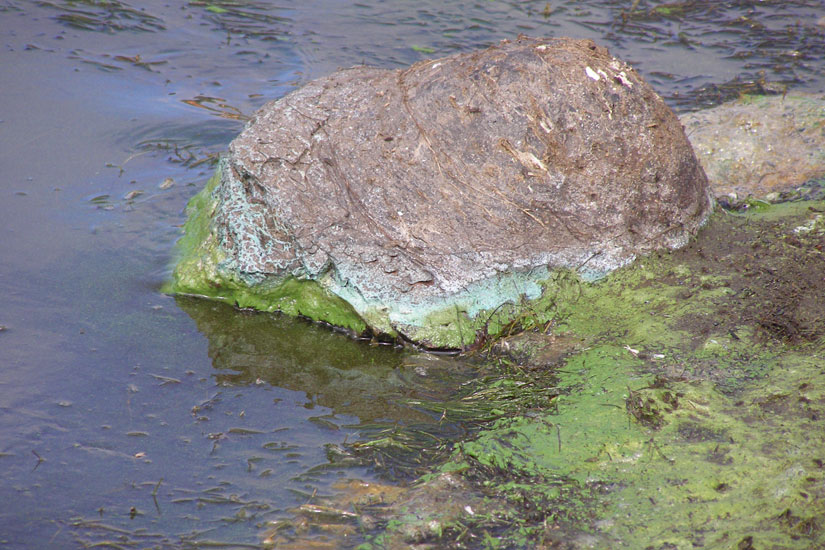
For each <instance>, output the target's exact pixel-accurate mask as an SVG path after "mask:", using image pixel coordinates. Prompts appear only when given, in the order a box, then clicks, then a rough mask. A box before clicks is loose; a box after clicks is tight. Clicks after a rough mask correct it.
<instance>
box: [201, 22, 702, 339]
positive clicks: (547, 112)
mask: <svg viewBox="0 0 825 550" xmlns="http://www.w3.org/2000/svg"><path fill="white" fill-rule="evenodd" d="M220 177H221V181H220V185H219V186H218V188H217V189H216V190H215V192H214V198H215V200H216V201H217V206H216V209H215V215H214V228H213V231H214V233H215V234H216V236H217V239H218V241H219V242H220V247H221V249H222V251H223V252H222V253H223V254H224V255H225V257H224V259H223V260H222V262H221V264H220V266H219V270H224V271H227V270H229V271H232V272H233V273H235V275H236V278H241V279H243V280H244V281H246V282H247V283H248V284H249V285H250V286H252V287H254V286H255V285H260V284H262V283H263V282H264V281H268V282H267V288H271V281H273V280H279V279H283V278H285V277H294V278H297V279H301V280H313V281H317V282H319V283H320V284H321V285H322V286H323V287H324V288H326V289H327V290H328V291H329V292H331V293H332V294H334V295H336V296H338V297H340V298H342V299H343V300H344V301H346V302H347V303H349V304H351V305H352V306H353V307H354V309H355V310H356V311H357V312H358V314H359V315H360V316H361V317H362V318H364V319H365V320H366V321H367V324H369V325H370V326H371V327H372V328H373V330H374V331H376V332H385V333H389V334H396V335H401V336H404V337H407V338H410V339H412V340H416V341H421V340H422V339H423V340H424V342H425V343H427V344H433V345H436V346H441V345H442V344H444V342H446V340H445V341H442V340H439V338H440V337H435V336H433V334H434V333H433V330H435V332H438V330H440V329H433V323H432V321H431V320H429V321H428V320H427V319H428V318H430V319H432V315H433V314H436V313H438V312H444V311H449V312H451V313H450V315H451V318H452V319H453V321H444V320H443V319H442V320H441V321H439V322H440V323H442V324H443V325H444V326H447V325H450V324H455V323H456V322H459V324H460V323H461V322H462V321H461V319H456V317H457V316H458V317H461V318H463V317H466V319H465V320H464V321H465V322H466V321H468V320H473V319H476V318H477V317H478V315H479V313H480V312H483V311H487V312H488V313H489V312H491V311H493V310H496V309H497V308H499V307H500V306H501V305H502V304H504V303H514V302H518V301H519V300H522V299H524V298H528V299H532V298H535V297H537V296H538V295H539V294H541V287H540V285H539V284H538V283H539V281H541V280H542V279H546V278H547V276H548V273H549V272H550V271H551V270H552V269H555V268H569V269H572V270H576V271H578V272H579V274H580V275H582V276H583V277H584V278H587V279H594V278H598V277H600V276H603V275H604V274H606V273H608V272H609V271H611V270H613V269H616V268H617V267H620V266H622V265H624V264H626V263H628V262H630V261H632V260H633V259H634V258H635V257H636V256H637V255H639V254H644V253H646V252H649V251H651V250H655V249H658V248H675V247H678V246H681V245H683V244H685V243H686V242H687V239H688V238H689V236H690V235H691V234H692V233H694V232H695V231H696V229H697V228H698V227H699V226H700V225H701V224H702V223H703V222H704V220H705V219H706V217H707V215H708V212H709V210H710V200H709V198H708V189H707V179H706V177H705V174H704V172H703V170H702V168H701V166H700V165H699V163H698V162H697V160H696V157H695V156H694V154H693V151H692V149H691V146H690V144H689V143H688V140H687V138H686V137H685V134H684V131H683V129H682V126H681V124H680V123H679V120H678V119H677V118H676V116H675V115H674V114H673V112H672V111H671V110H670V109H669V108H668V107H667V106H666V105H665V103H664V102H663V101H662V99H661V98H660V97H659V96H658V95H657V94H656V93H655V92H654V91H653V90H652V89H651V88H650V86H649V85H648V84H647V83H646V82H644V80H643V79H642V78H641V77H640V76H639V75H638V74H637V73H636V71H634V70H633V69H632V68H631V67H629V66H628V65H626V64H625V63H623V62H622V61H620V60H618V59H616V58H614V57H612V56H611V55H610V54H609V53H608V52H607V50H606V49H605V48H602V47H599V46H597V45H596V44H594V43H593V42H591V41H587V40H571V39H532V38H526V37H520V38H519V39H518V40H514V41H504V42H502V43H500V44H498V45H496V46H493V47H491V48H488V49H486V50H483V51H479V52H475V53H469V54H460V55H454V56H450V57H447V58H443V59H437V60H429V61H423V62H419V63H416V64H415V65H413V66H411V67H410V68H408V69H405V70H382V69H373V68H367V67H356V68H352V69H346V70H341V71H338V72H336V73H334V74H332V75H330V76H328V77H326V78H321V79H319V80H316V81H313V82H310V83H308V84H307V85H306V86H304V87H303V88H301V89H299V90H296V91H295V92H292V93H290V94H289V95H287V96H285V97H283V98H281V99H279V100H277V101H274V102H271V103H269V104H267V105H265V106H264V107H263V108H262V109H261V110H260V111H258V113H257V114H256V115H255V117H254V118H253V120H252V121H251V122H250V123H249V124H248V125H247V127H246V129H245V130H244V131H243V132H242V133H241V134H240V135H239V136H238V138H237V139H235V140H234V141H233V142H232V144H231V145H230V150H229V155H228V157H227V158H226V159H225V160H224V161H223V162H222V164H221V168H220ZM469 324H473V323H469ZM424 327H426V328H424ZM453 328H455V327H453ZM425 332H426V334H427V336H426V337H424V336H422V334H423V333H425ZM454 343H455V342H453V344H454Z"/></svg>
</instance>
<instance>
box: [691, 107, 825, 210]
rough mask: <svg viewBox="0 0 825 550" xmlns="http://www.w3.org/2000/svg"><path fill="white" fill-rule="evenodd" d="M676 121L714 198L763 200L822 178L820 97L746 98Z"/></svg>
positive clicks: (824, 118)
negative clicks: (681, 124) (682, 129)
mask: <svg viewBox="0 0 825 550" xmlns="http://www.w3.org/2000/svg"><path fill="white" fill-rule="evenodd" d="M681 120H682V123H683V124H684V126H685V131H686V132H687V135H688V138H689V139H690V142H691V143H692V144H693V148H694V150H695V151H696V155H697V156H698V157H699V161H700V162H701V163H702V166H703V167H704V169H705V172H706V173H707V176H708V179H709V180H710V185H711V188H712V190H713V193H714V194H715V195H717V196H719V195H731V196H733V197H734V198H742V199H744V198H747V197H749V196H753V197H756V198H765V197H766V196H770V195H771V194H772V193H782V192H785V191H788V190H790V189H792V188H794V187H797V186H800V185H803V184H804V183H806V182H807V181H809V180H811V179H815V178H821V177H822V176H824V175H825V98H824V97H822V96H817V95H809V94H799V93H794V94H789V95H787V96H784V95H776V96H756V97H754V96H746V97H745V98H743V99H741V100H739V101H733V102H730V103H725V104H723V105H720V106H718V107H714V108H712V109H707V110H704V111H699V112H696V113H689V114H686V115H683V116H682V117H681Z"/></svg>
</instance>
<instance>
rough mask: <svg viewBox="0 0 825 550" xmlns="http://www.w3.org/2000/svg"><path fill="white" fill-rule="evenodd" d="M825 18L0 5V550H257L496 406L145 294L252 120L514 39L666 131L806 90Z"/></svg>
mask: <svg viewBox="0 0 825 550" xmlns="http://www.w3.org/2000/svg"><path fill="white" fill-rule="evenodd" d="M823 17H825V8H823V6H822V3H821V2H820V1H819V0H789V1H786V2H741V1H734V0H730V1H719V2H706V1H702V0H693V1H691V0H688V1H686V2H671V3H664V2H654V1H652V0H640V1H638V2H637V1H635V0H633V1H631V0H583V1H572V0H554V1H552V2H549V3H548V2H546V1H545V0H534V1H522V0H497V1H495V2H489V1H477V2H459V1H451V2H443V1H437V0H422V1H418V2H404V1H387V0H381V1H379V0H362V1H359V2H340V1H332V0H309V1H301V2H298V1H279V2H275V1H274V0H243V1H238V0H210V1H205V0H204V1H201V0H193V1H189V2H168V1H167V0H146V1H141V2H137V1H129V0H108V1H106V2H102V1H96V0H71V1H69V0H38V1H36V2H30V1H27V0H0V37H2V44H3V47H2V48H0V231H2V234H0V327H5V328H4V329H2V330H0V468H2V472H3V481H2V483H0V548H44V547H55V548H74V547H78V546H84V545H85V546H89V545H92V544H98V545H101V546H106V545H108V546H110V547H118V546H121V547H131V546H136V547H141V548H143V547H157V548H179V547H181V546H187V545H188V546H190V547H197V546H198V545H200V546H207V545H213V546H215V545H219V544H223V543H226V544H229V545H230V547H232V545H235V546H237V545H240V544H246V545H256V544H257V543H258V541H259V534H258V533H259V529H258V527H259V526H261V525H263V524H264V523H265V522H266V521H267V520H269V519H271V518H272V517H278V516H282V515H284V514H286V513H287V510H288V509H290V508H292V507H294V506H299V505H301V504H305V503H306V502H307V501H308V499H309V498H310V497H311V496H312V494H313V493H314V492H317V493H319V494H323V493H325V492H329V491H331V487H332V484H333V483H334V482H335V481H336V480H338V479H339V478H340V477H341V476H356V477H363V478H365V479H375V477H376V476H378V475H381V474H382V473H383V474H389V475H391V476H392V475H396V474H398V475H415V473H416V472H418V469H417V468H420V467H422V464H421V463H420V462H419V463H416V462H415V461H414V460H411V459H410V457H409V456H407V455H404V454H403V453H399V452H395V449H400V448H404V447H406V448H411V449H419V450H420V451H421V453H420V455H416V456H420V457H421V460H422V461H426V460H427V459H428V458H432V457H433V456H438V453H439V452H442V453H443V452H446V451H448V450H449V446H441V447H439V446H438V445H434V444H432V443H428V444H427V445H424V444H423V443H421V442H422V441H430V442H432V441H436V442H437V441H442V440H444V439H445V438H446V439H449V438H452V437H457V436H461V435H464V434H465V433H467V431H468V430H471V429H472V428H471V426H470V425H468V423H467V422H466V421H465V420H466V419H467V418H472V419H475V420H477V419H478V418H479V417H480V416H481V417H483V416H484V414H481V413H480V412H479V411H480V410H483V407H481V405H479V403H482V404H484V405H489V407H493V404H487V403H486V402H485V400H484V399H483V398H481V397H478V398H477V399H476V400H475V401H473V400H469V401H468V400H465V399H464V398H463V397H466V396H467V395H468V392H472V391H475V390H477V389H478V388H479V387H481V386H482V385H483V384H484V383H485V381H484V379H483V378H479V380H480V382H478V383H476V384H475V385H474V384H473V383H466V384H465V382H469V381H471V380H475V379H476V376H480V374H479V373H476V372H475V371H474V370H473V368H472V367H470V366H468V365H465V364H464V363H462V362H460V361H457V360H455V359H450V358H439V357H430V356H418V355H414V354H411V353H408V352H404V351H400V350H397V349H392V348H386V347H371V346H369V345H368V344H366V343H363V342H354V341H351V340H348V339H347V338H345V337H344V336H342V335H339V334H336V333H334V332H332V331H330V330H328V329H326V328H323V327H316V326H312V325H309V324H308V323H305V322H303V321H300V320H289V319H282V318H279V317H277V316H270V315H254V314H248V313H244V312H237V311H234V310H233V309H232V308H228V307H226V306H223V305H220V304H211V303H207V302H200V301H197V300H186V299H181V300H177V301H176V300H174V299H172V298H169V297H166V296H163V295H161V294H159V292H158V288H159V287H160V284H161V282H162V280H163V279H164V277H166V276H167V274H168V264H169V262H170V259H171V258H170V256H171V251H172V247H173V243H174V241H175V239H177V237H178V236H179V234H180V224H181V223H182V222H183V215H182V211H183V208H184V205H185V203H186V201H187V200H188V198H189V197H191V196H192V195H193V194H194V193H195V192H196V191H197V190H198V189H199V188H200V187H201V186H202V185H203V183H204V182H205V181H206V179H207V178H208V177H209V175H210V172H211V162H212V161H213V160H214V158H215V156H216V155H217V154H218V153H220V152H221V151H224V150H225V149H226V146H227V144H228V142H229V141H230V140H231V139H232V137H233V136H234V135H236V134H237V133H238V132H239V131H240V129H241V127H242V125H243V120H245V117H247V116H249V115H250V114H251V113H252V112H254V110H255V109H256V108H257V107H259V106H260V105H261V104H262V103H263V102H264V101H266V100H268V99H272V98H276V97H280V96H282V95H284V94H285V93H287V92H289V91H290V90H292V89H294V88H295V87H296V86H298V85H300V84H302V83H304V82H306V81H307V80H308V79H311V78H315V77H319V76H322V75H326V74H328V73H330V72H331V71H333V70H335V69H336V68H338V67H341V66H351V65H355V64H358V63H367V64H371V65H377V66H381V67H398V66H403V65H407V64H410V63H413V62H415V61H418V60H420V59H422V58H425V57H432V56H440V55H447V54H451V53H455V52H459V51H468V50H470V49H474V48H478V47H482V46H485V45H488V44H491V43H494V42H496V41H498V40H500V39H502V38H513V37H515V36H517V35H518V34H519V33H526V34H531V35H537V36H563V35H566V36H575V37H581V38H592V39H594V40H597V41H599V42H601V43H605V44H606V45H608V46H609V47H610V49H611V52H612V53H613V54H615V55H618V56H621V57H623V58H625V59H626V60H627V61H629V62H631V63H633V64H634V65H635V66H636V67H637V68H638V70H639V71H640V72H641V73H642V74H644V75H645V77H646V78H648V79H649V80H650V81H651V83H652V84H653V86H654V87H655V88H656V89H657V90H658V91H659V92H660V93H662V95H664V96H665V97H666V99H667V100H668V101H669V102H670V104H671V105H673V106H675V107H676V108H678V109H693V108H696V107H699V106H702V105H706V104H710V103H714V102H718V101H721V100H723V99H725V98H728V97H731V96H734V95H736V94H738V93H739V92H741V91H742V90H759V89H765V90H775V91H779V90H781V89H782V88H783V87H784V86H791V87H793V88H794V89H799V90H805V91H819V92H822V91H823V88H824V86H823V85H824V84H825V65H824V64H823V63H822V62H821V53H820V52H822V51H825V19H823ZM462 384H464V385H462ZM468 402H473V403H475V404H474V405H473V407H474V408H472V411H470V410H469V409H467V408H462V407H465V406H466V403H468ZM490 414H491V415H492V414H493V413H492V412H491V413H490ZM370 441H372V442H381V444H382V445H386V446H385V447H380V446H379V445H377V444H376V445H374V446H372V447H369V446H368V445H367V444H368V443H369V442H370ZM359 445H360V446H359ZM370 449H379V451H380V452H378V451H376V452H368V451H369V450H370ZM417 452H418V451H416V453H417ZM376 464H378V465H379V466H381V467H380V468H377V469H376V468H375V467H374V466H375V465H376Z"/></svg>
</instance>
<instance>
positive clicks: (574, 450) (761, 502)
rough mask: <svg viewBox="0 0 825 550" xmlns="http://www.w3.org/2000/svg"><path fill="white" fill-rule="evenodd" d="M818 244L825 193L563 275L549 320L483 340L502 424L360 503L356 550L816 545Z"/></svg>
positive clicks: (725, 218) (823, 525)
mask: <svg viewBox="0 0 825 550" xmlns="http://www.w3.org/2000/svg"><path fill="white" fill-rule="evenodd" d="M823 247H825V203H823V202H797V203H786V204H779V205H767V204H762V203H754V204H753V205H751V208H749V209H748V210H747V211H746V212H745V213H744V214H732V213H729V212H724V211H719V212H717V213H716V214H714V216H713V217H712V219H711V221H710V223H709V224H708V226H707V227H706V228H704V229H703V230H702V232H701V233H700V234H699V236H698V238H697V239H695V240H694V242H693V243H692V244H691V245H689V246H688V247H687V248H685V249H683V250H680V251H677V252H673V253H662V254H659V255H655V256H652V257H649V258H646V259H643V260H639V261H637V262H636V263H635V264H634V265H632V266H630V267H628V268H625V269H623V270H620V271H618V272H616V273H614V274H613V275H611V276H610V277H609V278H607V279H606V280H604V281H602V282H601V283H597V284H584V283H580V282H578V281H577V280H576V279H575V278H573V277H560V278H559V279H558V280H557V281H556V284H557V286H558V296H559V299H557V300H555V301H554V302H553V303H552V308H553V318H554V321H553V322H552V323H550V325H541V326H540V327H538V326H536V327H533V330H527V331H524V332H522V333H520V334H518V335H514V336H511V337H508V338H503V339H499V340H497V341H495V342H490V343H489V345H488V346H487V347H486V348H485V354H484V359H485V360H486V361H492V362H497V363H498V364H499V365H502V366H503V368H504V370H506V371H507V374H502V378H501V380H500V381H499V383H498V384H497V386H496V387H499V388H508V389H507V391H508V392H509V393H508V398H507V399H506V400H499V401H496V407H497V408H498V409H501V411H500V412H501V414H500V416H498V418H497V419H496V420H494V421H492V422H490V423H488V424H487V425H486V427H485V428H484V429H483V430H481V431H480V432H479V433H477V434H476V435H475V436H473V437H471V438H469V439H467V440H465V441H462V442H459V443H457V444H456V446H455V448H454V451H453V454H452V457H451V459H450V460H448V461H447V462H446V463H444V464H442V465H441V466H440V469H439V470H438V471H437V472H436V473H433V474H431V475H429V476H425V477H424V478H423V479H421V480H419V482H418V483H417V485H416V486H415V487H414V488H413V489H411V490H409V491H408V493H407V494H406V495H401V496H397V497H396V498H395V500H394V501H393V502H392V503H387V502H382V504H381V505H380V506H375V505H373V506H370V505H366V506H363V507H362V508H359V511H360V512H362V514H364V516H365V517H370V518H372V519H371V520H370V522H369V525H374V524H375V518H379V519H380V521H379V522H378V523H379V524H380V525H382V527H381V528H380V529H378V530H377V534H373V535H370V536H369V537H367V540H368V542H367V543H364V544H362V546H361V548H406V547H411V546H415V547H416V548H632V549H663V550H665V549H680V550H681V549H688V548H734V549H739V550H746V549H763V548H772V549H786V548H787V549H791V548H799V549H807V548H825V257H823V254H825V248H823ZM537 307H538V306H537ZM545 313H546V312H545ZM541 317H542V318H545V317H546V316H545V315H542V316H541ZM505 367H506V368H505ZM528 386H529V387H530V388H532V389H531V390H530V391H529V392H528V391H524V392H523V396H524V400H520V399H519V397H518V395H519V394H518V392H517V393H516V394H515V395H514V394H513V390H512V388H513V387H525V388H526V387H528ZM536 392H540V393H541V392H543V395H544V397H545V399H544V400H543V404H542V405H541V406H535V402H536V400H535V396H536ZM489 399H490V401H491V402H492V401H495V400H496V397H495V390H491V393H490V394H489ZM528 401H529V402H528ZM548 403H550V405H548ZM445 414H447V412H446V411H445ZM374 533H375V532H374Z"/></svg>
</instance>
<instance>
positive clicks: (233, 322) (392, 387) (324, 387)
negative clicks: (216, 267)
mask: <svg viewBox="0 0 825 550" xmlns="http://www.w3.org/2000/svg"><path fill="white" fill-rule="evenodd" d="M177 304H178V306H179V307H180V308H181V309H183V310H184V311H186V312H187V313H188V314H189V315H190V316H191V317H192V318H193V319H194V320H195V323H196V324H197V327H198V330H199V331H201V332H202V333H203V334H204V335H206V337H207V338H208V339H209V357H210V358H211V360H212V365H213V367H214V368H215V369H216V374H215V379H216V381H217V382H218V384H220V385H230V384H231V385H256V384H257V385H260V384H270V385H272V386H277V387H281V388H286V389H289V390H294V391H299V392H302V393H304V394H306V397H307V402H306V403H305V405H304V406H305V407H307V408H310V409H311V408H314V407H315V406H316V405H317V406H321V407H324V408H326V409H331V410H332V413H333V414H339V415H349V416H354V417H357V418H358V420H359V421H360V422H361V423H373V422H377V421H381V422H386V423H404V424H410V423H413V422H433V415H432V414H430V413H424V412H422V410H421V408H420V407H418V406H415V405H410V402H411V401H412V402H417V401H419V400H422V399H423V400H436V399H439V398H441V399H446V398H447V397H448V396H449V395H450V393H452V392H453V391H455V388H456V387H458V385H459V384H460V382H461V381H462V379H466V378H467V377H468V376H469V375H471V374H473V372H474V370H473V369H472V368H471V367H469V366H466V365H464V364H463V363H461V362H459V361H456V360H450V359H447V358H445V359H440V358H438V357H436V356H424V357H423V358H422V357H416V356H415V355H413V354H411V353H410V352H404V351H402V350H400V349H397V348H393V347H390V346H369V345H367V344H366V343H364V342H359V341H355V340H352V339H350V338H347V337H346V336H344V335H342V334H339V333H336V332H333V331H331V330H329V329H327V328H325V327H320V326H316V325H313V324H311V323H308V322H303V321H300V320H295V319H290V318H287V317H283V316H280V315H269V314H259V313H254V312H238V311H237V310H235V309H234V308H231V307H229V306H227V305H225V304H221V303H209V302H205V301H203V300H197V299H193V298H184V297H180V298H178V299H177ZM448 380H452V381H448ZM435 420H436V421H437V420H438V418H437V417H436V418H435ZM330 425H331V426H332V423H330ZM335 429H337V426H336V427H335Z"/></svg>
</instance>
